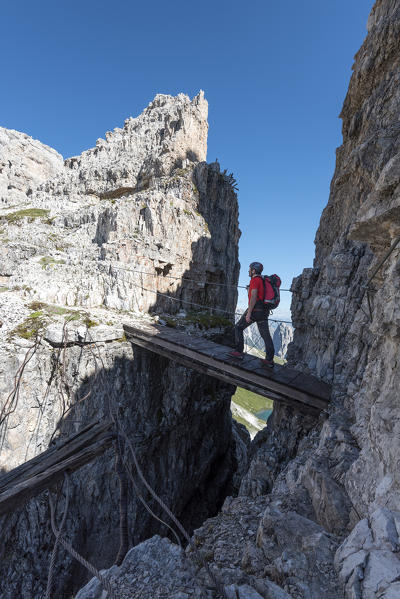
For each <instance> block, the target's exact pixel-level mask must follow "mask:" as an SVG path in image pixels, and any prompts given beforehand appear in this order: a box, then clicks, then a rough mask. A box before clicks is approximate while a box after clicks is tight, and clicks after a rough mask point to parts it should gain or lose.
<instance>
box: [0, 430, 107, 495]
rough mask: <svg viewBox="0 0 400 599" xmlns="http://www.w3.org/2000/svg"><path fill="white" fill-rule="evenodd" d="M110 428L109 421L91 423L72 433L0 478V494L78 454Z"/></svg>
mask: <svg viewBox="0 0 400 599" xmlns="http://www.w3.org/2000/svg"><path fill="white" fill-rule="evenodd" d="M111 426H112V422H111V420H107V421H104V422H98V421H94V422H91V423H90V424H88V425H87V426H85V427H84V428H83V429H82V430H80V431H78V432H77V433H74V434H73V435H71V436H70V437H68V438H67V439H63V440H61V441H59V442H58V443H57V444H56V445H55V446H54V447H50V448H49V449H47V450H46V451H44V452H42V453H40V454H39V455H37V456H35V457H34V458H32V459H31V460H28V461H27V462H25V463H24V464H21V465H20V466H17V467H16V468H14V469H13V470H11V471H10V472H8V473H7V474H4V475H3V476H2V477H0V493H2V492H3V491H4V489H5V488H7V487H8V486H9V485H10V484H17V483H18V482H19V481H21V480H24V479H25V478H26V477H27V476H34V475H36V474H39V473H40V472H42V471H44V470H46V468H49V467H50V466H52V465H53V464H54V463H55V461H57V460H60V459H65V458H67V457H69V456H70V455H73V454H74V453H76V452H79V451H80V450H81V449H83V448H84V447H85V446H86V445H88V444H89V443H93V442H95V441H96V440H97V439H98V438H99V437H101V436H102V435H103V434H104V432H105V431H108V430H109V429H110V428H111Z"/></svg>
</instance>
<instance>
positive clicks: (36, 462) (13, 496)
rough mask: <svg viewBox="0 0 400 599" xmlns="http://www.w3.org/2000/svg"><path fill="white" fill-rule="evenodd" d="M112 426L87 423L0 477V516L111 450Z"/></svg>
mask: <svg viewBox="0 0 400 599" xmlns="http://www.w3.org/2000/svg"><path fill="white" fill-rule="evenodd" d="M112 424H113V423H112V422H111V421H110V420H106V421H103V422H91V423H90V424H88V425H87V426H85V427H84V428H83V429H82V430H80V431H79V432H78V433H75V434H74V435H71V436H70V437H68V438H67V439H65V440H62V441H59V442H57V443H56V444H55V445H54V446H53V447H51V448H50V449H47V451H44V452H42V453H40V454H39V455H37V456H36V457H34V458H32V459H31V460H29V461H28V462H25V463H24V464H21V466H17V468H14V469H13V470H10V472H8V473H7V474H4V475H3V476H1V477H0V516H1V515H3V514H5V513H7V512H9V511H13V510H14V509H15V508H17V507H18V506H20V505H22V504H24V503H25V502H26V501H27V500H28V499H30V498H31V497H34V496H35V495H38V494H39V493H41V492H42V491H44V490H45V489H47V488H48V487H49V486H51V485H54V483H56V482H58V481H59V480H62V479H63V476H64V472H66V471H68V472H73V471H74V470H77V469H78V468H81V467H82V466H84V465H85V464H87V463H88V462H91V461H92V460H93V459H94V458H95V457H96V456H98V455H100V454H102V453H103V452H104V451H105V450H106V449H107V448H108V447H110V446H111V444H112V442H113V439H114V438H115V434H114V432H113V430H112V428H113V426H112Z"/></svg>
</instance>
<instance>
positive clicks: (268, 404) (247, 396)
mask: <svg viewBox="0 0 400 599" xmlns="http://www.w3.org/2000/svg"><path fill="white" fill-rule="evenodd" d="M232 401H234V402H235V403H236V404H237V405H238V406H240V407H242V408H244V409H245V410H247V411H248V412H251V413H252V414H254V415H256V414H257V413H258V412H261V411H263V410H272V408H273V406H274V402H273V401H272V399H267V398H266V397H262V396H261V395H257V393H253V392H252V391H247V389H242V388H241V387H238V388H237V389H236V393H235V395H234V396H233V397H232Z"/></svg>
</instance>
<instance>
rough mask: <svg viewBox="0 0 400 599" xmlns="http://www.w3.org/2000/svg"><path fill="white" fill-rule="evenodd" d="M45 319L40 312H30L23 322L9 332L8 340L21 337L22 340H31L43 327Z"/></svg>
mask: <svg viewBox="0 0 400 599" xmlns="http://www.w3.org/2000/svg"><path fill="white" fill-rule="evenodd" d="M45 325H46V319H45V318H44V314H43V312H41V311H37V312H32V314H30V315H29V316H28V317H27V318H25V320H24V321H23V322H21V323H20V324H19V325H18V326H16V327H15V329H14V330H13V331H11V332H10V335H9V338H10V339H12V338H13V337H22V338H23V339H32V338H33V337H36V336H37V335H38V334H39V333H40V331H41V330H42V329H43V328H44V327H45Z"/></svg>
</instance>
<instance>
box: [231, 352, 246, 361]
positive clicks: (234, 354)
mask: <svg viewBox="0 0 400 599" xmlns="http://www.w3.org/2000/svg"><path fill="white" fill-rule="evenodd" d="M228 356H230V357H231V358H236V359H237V360H243V358H244V353H243V352H240V351H235V350H234V351H230V352H229V353H228Z"/></svg>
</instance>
